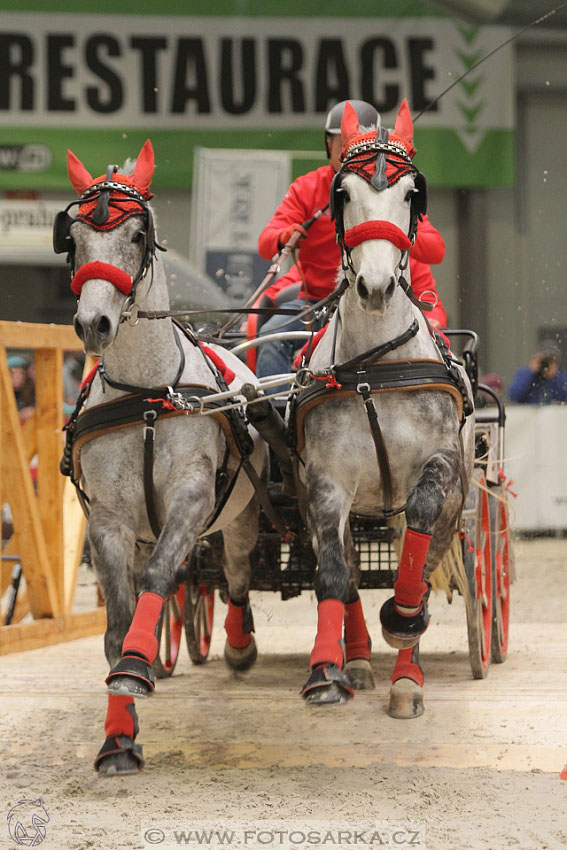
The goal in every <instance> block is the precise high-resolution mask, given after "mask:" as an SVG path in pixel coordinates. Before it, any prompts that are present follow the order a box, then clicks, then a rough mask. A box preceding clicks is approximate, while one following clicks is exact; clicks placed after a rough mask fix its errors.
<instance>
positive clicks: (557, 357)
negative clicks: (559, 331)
mask: <svg viewBox="0 0 567 850" xmlns="http://www.w3.org/2000/svg"><path fill="white" fill-rule="evenodd" d="M560 363H561V352H560V349H559V346H558V345H557V343H556V342H555V341H554V340H549V339H548V340H545V341H544V342H542V343H541V345H540V347H539V349H538V351H536V353H535V354H534V355H533V357H532V359H531V360H530V363H529V366H524V367H522V368H521V369H518V370H517V372H516V373H515V375H514V377H513V378H512V382H511V384H510V389H509V392H508V394H509V396H510V399H511V400H512V401H517V402H519V403H520V404H551V403H552V402H565V401H567V373H566V372H562V371H561V370H560V368H559V367H560Z"/></svg>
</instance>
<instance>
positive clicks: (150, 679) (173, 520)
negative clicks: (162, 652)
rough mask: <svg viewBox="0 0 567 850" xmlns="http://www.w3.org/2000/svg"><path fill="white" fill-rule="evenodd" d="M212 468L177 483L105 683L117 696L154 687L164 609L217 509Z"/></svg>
mask: <svg viewBox="0 0 567 850" xmlns="http://www.w3.org/2000/svg"><path fill="white" fill-rule="evenodd" d="M211 469H212V467H211ZM211 469H209V468H208V467H207V466H206V465H205V467H204V468H203V469H196V468H195V467H193V468H192V471H191V479H190V480H189V481H187V480H185V481H181V482H177V483H173V482H172V485H171V493H172V496H171V500H170V502H169V504H168V506H167V511H166V521H165V523H164V526H163V529H162V532H161V534H160V536H159V539H158V541H157V543H156V545H155V547H154V549H153V552H152V554H151V555H150V557H149V559H148V563H147V565H146V568H145V570H144V571H143V573H142V574H141V576H140V578H139V587H140V593H139V595H138V599H137V602H136V610H135V612H134V617H133V619H132V622H131V624H130V628H129V629H128V632H127V634H126V636H125V638H124V641H123V644H122V655H121V659H120V661H119V662H118V664H116V665H115V666H114V667H113V669H112V670H111V671H110V673H109V675H108V677H107V679H106V683H107V685H108V688H109V690H110V691H111V692H112V693H113V694H115V695H116V694H118V695H121V696H142V697H144V696H147V695H148V693H151V692H152V691H153V689H154V687H155V677H154V675H153V671H152V663H153V661H154V659H155V657H156V655H157V652H158V641H157V638H156V634H155V633H156V627H157V624H158V622H159V618H160V616H161V612H162V610H163V604H164V602H165V600H166V599H167V597H168V596H169V595H170V594H171V593H172V591H173V589H174V586H175V573H176V570H177V567H178V565H179V564H180V563H181V561H182V560H183V559H184V558H185V556H186V555H187V553H188V552H190V551H191V550H192V549H193V546H194V545H195V541H196V539H197V536H198V535H199V534H200V532H201V531H202V530H203V527H204V525H205V522H206V519H207V516H208V515H209V514H210V513H211V511H212V510H213V504H214V487H213V486H212V482H213V481H214V477H213V476H212V473H211Z"/></svg>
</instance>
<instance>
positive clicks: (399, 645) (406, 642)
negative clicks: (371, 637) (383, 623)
mask: <svg viewBox="0 0 567 850" xmlns="http://www.w3.org/2000/svg"><path fill="white" fill-rule="evenodd" d="M382 637H383V638H384V640H385V641H386V643H387V644H388V646H393V647H394V649H412V648H413V647H414V646H415V645H416V643H419V639H420V638H421V635H418V636H417V637H411V638H402V637H400V636H399V635H392V634H390V632H387V631H386V629H385V628H384V627H382Z"/></svg>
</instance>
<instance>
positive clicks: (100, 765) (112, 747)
mask: <svg viewBox="0 0 567 850" xmlns="http://www.w3.org/2000/svg"><path fill="white" fill-rule="evenodd" d="M143 766H144V756H143V754H142V747H141V746H140V744H137V743H136V742H135V741H134V739H133V738H130V737H128V735H109V736H108V738H107V739H106V741H105V742H104V744H103V745H102V747H101V748H100V750H99V751H98V755H97V757H96V759H95V763H94V769H95V770H96V771H97V772H98V773H100V774H101V775H102V776H118V775H122V776H123V775H124V774H126V773H138V771H140V770H141V769H142V768H143Z"/></svg>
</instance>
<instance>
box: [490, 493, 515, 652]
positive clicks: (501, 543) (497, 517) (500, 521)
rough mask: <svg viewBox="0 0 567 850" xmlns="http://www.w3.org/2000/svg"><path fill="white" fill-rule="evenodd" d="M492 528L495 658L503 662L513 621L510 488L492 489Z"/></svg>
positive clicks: (493, 638)
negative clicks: (509, 515) (508, 495)
mask: <svg viewBox="0 0 567 850" xmlns="http://www.w3.org/2000/svg"><path fill="white" fill-rule="evenodd" d="M490 494H491V495H490V498H489V505H490V530H491V538H492V660H493V661H494V662H496V663H497V664H501V663H502V662H503V661H505V660H506V653H507V651H508V627H509V624H510V569H511V554H512V550H511V546H512V543H511V540H510V529H509V525H508V523H509V518H508V505H507V503H506V490H505V489H504V488H503V487H501V486H498V487H493V488H492V489H491V491H490Z"/></svg>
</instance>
